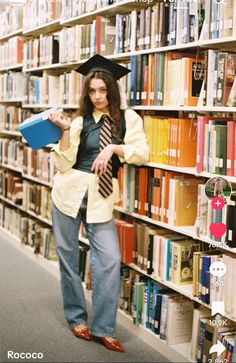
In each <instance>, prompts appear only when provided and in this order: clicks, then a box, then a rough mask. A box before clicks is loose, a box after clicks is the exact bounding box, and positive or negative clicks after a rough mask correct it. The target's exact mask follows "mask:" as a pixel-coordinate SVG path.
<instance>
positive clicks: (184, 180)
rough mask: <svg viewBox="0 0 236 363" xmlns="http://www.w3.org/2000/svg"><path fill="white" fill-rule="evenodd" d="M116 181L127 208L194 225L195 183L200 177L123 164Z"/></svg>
mask: <svg viewBox="0 0 236 363" xmlns="http://www.w3.org/2000/svg"><path fill="white" fill-rule="evenodd" d="M118 181H119V185H120V190H121V201H120V202H119V203H118V205H120V206H122V207H123V208H124V209H125V210H126V211H129V212H135V213H138V214H140V215H146V216H147V217H149V218H152V219H154V220H160V221H162V222H165V223H168V224H170V225H175V226H187V225H194V223H195V219H196V215H197V197H198V184H200V183H203V179H201V178H196V177H194V176H187V175H186V176H185V175H181V174H179V173H177V172H172V171H167V170H162V169H159V168H149V167H145V166H141V167H139V168H138V167H136V166H134V165H127V164H124V166H123V168H122V169H120V170H119V174H118Z"/></svg>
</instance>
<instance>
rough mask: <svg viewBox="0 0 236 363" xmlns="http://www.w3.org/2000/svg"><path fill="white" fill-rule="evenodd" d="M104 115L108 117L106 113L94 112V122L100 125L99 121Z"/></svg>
mask: <svg viewBox="0 0 236 363" xmlns="http://www.w3.org/2000/svg"><path fill="white" fill-rule="evenodd" d="M102 115H107V114H106V113H103V112H102V111H99V110H97V109H96V110H94V111H93V118H94V121H95V122H96V123H98V121H99V120H100V118H101V117H102Z"/></svg>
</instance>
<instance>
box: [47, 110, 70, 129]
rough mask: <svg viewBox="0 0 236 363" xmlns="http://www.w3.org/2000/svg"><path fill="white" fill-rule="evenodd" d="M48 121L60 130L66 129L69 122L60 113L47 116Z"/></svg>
mask: <svg viewBox="0 0 236 363" xmlns="http://www.w3.org/2000/svg"><path fill="white" fill-rule="evenodd" d="M48 119H49V120H50V121H51V122H52V123H54V124H55V125H57V126H59V127H60V128H61V129H62V130H65V129H68V128H69V127H70V122H69V121H68V120H67V119H66V117H65V116H64V115H63V113H61V112H52V113H50V114H49V115H48Z"/></svg>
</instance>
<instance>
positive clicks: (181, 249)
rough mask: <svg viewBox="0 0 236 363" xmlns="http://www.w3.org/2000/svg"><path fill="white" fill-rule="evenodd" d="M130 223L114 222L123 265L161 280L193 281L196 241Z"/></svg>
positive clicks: (141, 224) (140, 224) (197, 242)
mask: <svg viewBox="0 0 236 363" xmlns="http://www.w3.org/2000/svg"><path fill="white" fill-rule="evenodd" d="M132 223H133V224H132ZM132 223H131V222H127V221H126V220H123V219H116V227H117V232H118V239H119V243H120V251H121V259H122V262H123V263H134V264H135V265H137V266H138V267H139V268H140V269H141V270H143V271H145V272H146V273H148V274H150V275H152V276H153V277H155V278H160V279H161V280H162V281H172V282H173V283H175V284H177V285H183V284H190V283H192V282H193V253H194V251H200V249H201V244H200V242H199V241H195V240H193V239H191V238H187V237H186V236H183V235H180V234H177V233H176V232H173V231H170V230H168V229H165V228H161V227H156V226H150V225H148V224H147V223H141V222H137V221H132ZM207 247H208V246H205V248H207Z"/></svg>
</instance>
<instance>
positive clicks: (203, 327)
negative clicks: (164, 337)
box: [190, 308, 236, 363]
mask: <svg viewBox="0 0 236 363" xmlns="http://www.w3.org/2000/svg"><path fill="white" fill-rule="evenodd" d="M223 322H225V325H224V323H223ZM235 337H236V325H235V322H233V321H231V320H229V319H224V318H223V316H222V315H220V314H217V315H215V316H213V317H212V316H211V314H210V312H209V311H208V310H206V309H204V308H201V309H194V313H193V329H192V340H191V350H190V357H191V359H193V360H195V361H197V362H198V363H201V362H204V361H206V362H210V361H212V362H216V361H218V360H219V361H220V362H221V361H223V362H226V363H231V362H233V361H234V360H232V357H233V352H234V346H235ZM218 342H220V343H221V344H222V345H223V346H224V347H225V349H224V351H223V352H222V353H219V354H217V353H216V352H213V353H211V354H210V349H211V347H213V346H214V345H215V344H217V343H218ZM218 344H219V343H218Z"/></svg>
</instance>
